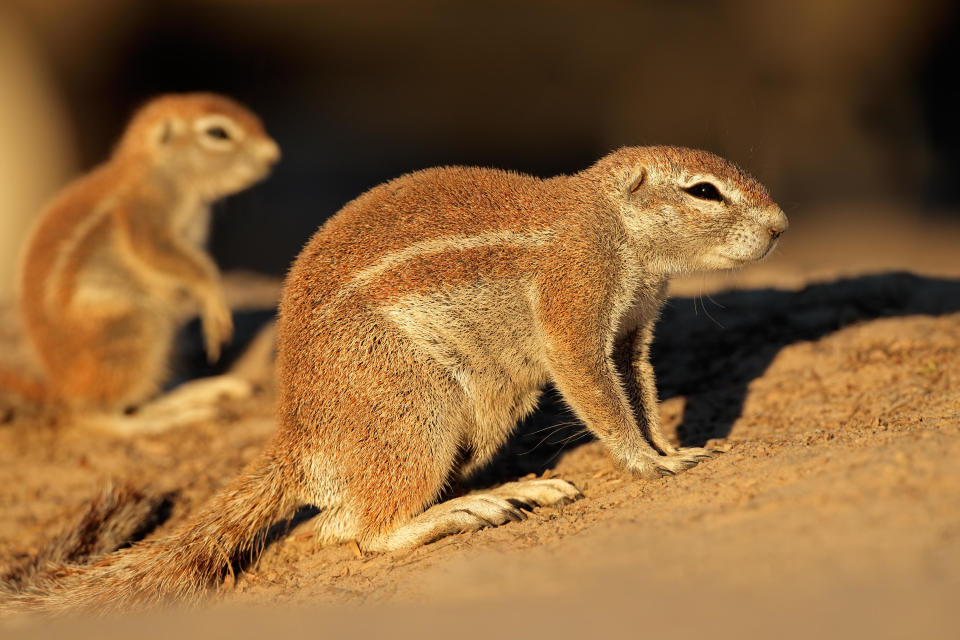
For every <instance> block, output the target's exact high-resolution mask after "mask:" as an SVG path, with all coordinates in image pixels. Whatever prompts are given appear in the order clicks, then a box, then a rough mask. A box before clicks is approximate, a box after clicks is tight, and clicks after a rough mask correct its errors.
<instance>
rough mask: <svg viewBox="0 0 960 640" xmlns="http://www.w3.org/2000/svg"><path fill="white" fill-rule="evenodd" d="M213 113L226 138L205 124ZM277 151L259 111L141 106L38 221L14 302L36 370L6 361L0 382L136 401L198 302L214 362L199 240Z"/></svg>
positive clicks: (93, 402)
mask: <svg viewBox="0 0 960 640" xmlns="http://www.w3.org/2000/svg"><path fill="white" fill-rule="evenodd" d="M211 118H213V120H210V119H211ZM218 119H227V120H228V122H227V124H226V125H225V126H227V127H229V128H230V129H231V131H230V132H229V133H230V136H231V138H232V140H231V141H230V142H224V141H220V140H212V141H211V140H210V139H209V136H208V135H207V134H206V133H205V131H204V130H202V126H203V123H204V122H207V121H208V120H210V121H211V122H212V123H213V124H220V120H218ZM211 144H213V145H220V146H211ZM278 154H279V152H278V150H277V146H276V144H275V143H274V142H273V140H271V139H270V138H269V137H268V136H267V134H266V133H265V132H264V130H263V126H262V125H261V124H260V121H259V120H258V119H257V117H256V116H255V115H254V114H252V113H251V112H250V111H248V110H247V109H245V108H244V107H242V106H240V105H238V104H237V103H235V102H233V101H232V100H229V99H228V98H224V97H221V96H217V95H213V94H202V93H201V94H182V95H167V96H162V97H160V98H157V99H155V100H153V101H151V102H149V103H148V104H147V105H146V106H144V107H143V108H142V109H141V110H140V111H139V112H138V113H137V114H136V115H135V116H134V118H133V119H132V121H131V122H130V124H129V126H128V127H127V130H126V132H125V133H124V135H123V138H122V139H121V141H120V143H119V145H118V146H117V148H116V150H115V152H114V154H113V156H112V157H111V158H110V160H109V161H108V162H106V163H105V164H103V165H101V166H100V167H97V168H96V169H94V170H93V171H91V172H90V173H89V174H87V175H85V176H83V177H82V178H80V179H78V180H76V181H75V182H73V183H72V184H70V185H69V186H67V187H66V188H64V190H63V191H62V192H61V193H60V194H59V195H58V197H57V198H56V199H55V200H54V201H53V203H52V204H51V205H50V206H49V207H48V208H47V209H46V210H45V211H44V212H43V213H42V215H41V216H40V217H39V219H38V221H37V223H36V225H35V228H34V230H33V233H32V235H31V237H30V240H29V242H28V245H27V248H26V252H25V255H24V260H23V264H22V268H21V273H20V309H21V312H22V315H23V321H24V327H25V330H26V334H27V337H28V338H29V340H30V342H31V344H32V346H33V347H34V350H35V352H36V355H37V356H38V360H39V363H40V364H41V365H42V368H43V371H44V373H45V379H44V380H42V381H31V380H27V379H25V378H23V377H22V376H21V375H20V374H18V373H17V372H12V371H6V372H0V385H2V386H3V387H4V388H7V389H11V390H13V391H15V392H18V393H20V394H21V395H23V396H25V397H27V398H30V399H33V400H35V401H55V402H58V403H61V404H63V405H65V406H67V407H68V408H71V409H81V410H98V411H107V412H115V411H118V410H120V409H123V408H124V407H126V406H129V405H133V404H137V403H139V402H141V401H143V400H144V399H146V398H147V397H149V396H150V395H151V394H153V393H155V392H156V391H157V390H158V388H159V385H160V384H161V383H162V382H163V380H164V379H165V377H166V367H167V360H168V358H169V354H170V351H171V347H172V344H173V336H174V332H175V330H176V328H177V326H178V324H180V323H181V322H183V321H184V320H185V319H186V318H187V317H188V316H189V315H190V314H191V313H194V312H195V308H196V306H199V308H200V311H201V317H202V319H203V324H204V333H205V338H206V346H207V351H208V354H209V356H210V357H211V359H215V358H216V357H217V355H218V354H219V350H220V346H221V344H222V343H223V342H224V341H226V340H228V339H229V338H230V334H231V333H232V321H231V318H230V312H229V309H227V307H226V304H225V302H224V299H223V293H222V291H221V287H220V277H219V274H218V272H217V268H216V266H215V265H214V263H213V261H212V260H211V259H210V257H209V256H208V255H207V254H206V252H205V250H204V248H203V245H204V243H205V241H206V235H207V232H208V228H209V205H210V204H211V203H212V202H213V201H214V200H216V199H218V198H220V197H223V196H225V195H228V194H230V193H234V192H236V191H239V190H241V189H243V188H245V187H247V186H249V185H250V184H251V183H253V182H255V181H256V180H259V179H261V178H262V177H263V176H264V175H266V172H267V171H268V168H269V166H270V165H271V164H272V163H273V162H274V161H275V160H276V159H277V157H278ZM184 294H186V295H187V296H189V297H190V298H192V300H193V301H194V304H185V299H184ZM194 305H196V306H194Z"/></svg>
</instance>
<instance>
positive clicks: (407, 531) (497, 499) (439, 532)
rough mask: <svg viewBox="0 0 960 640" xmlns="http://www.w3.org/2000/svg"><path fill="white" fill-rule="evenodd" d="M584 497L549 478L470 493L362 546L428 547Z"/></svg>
mask: <svg viewBox="0 0 960 640" xmlns="http://www.w3.org/2000/svg"><path fill="white" fill-rule="evenodd" d="M582 497H583V494H581V493H580V491H579V489H577V488H576V487H575V486H573V485H572V484H570V483H569V482H566V481H565V480H560V479H559V478H549V479H540V480H529V481H523V482H508V483H507V484H504V485H501V486H499V487H497V488H496V489H493V490H491V491H486V492H480V493H471V494H469V495H465V496H461V497H459V498H453V499H452V500H447V501H446V502H442V503H440V504H438V505H434V506H432V507H430V508H429V509H427V510H426V511H424V512H423V513H422V514H420V515H419V516H417V517H415V518H413V519H412V520H409V521H408V522H406V523H405V524H403V525H401V526H399V527H397V528H396V529H394V530H393V531H390V532H388V533H386V534H384V535H381V536H379V537H377V538H375V539H373V540H371V541H369V542H368V543H366V544H365V545H364V548H365V549H367V550H370V551H397V550H400V549H410V548H413V547H418V546H420V545H424V544H428V543H430V542H434V541H435V540H439V539H440V538H443V537H445V536H448V535H453V534H456V533H462V532H466V531H477V530H479V529H483V528H486V527H498V526H500V525H503V524H506V523H508V522H520V521H522V520H526V519H527V514H526V512H527V511H530V510H533V509H534V508H535V507H550V506H555V505H562V504H567V503H570V502H573V501H574V500H579V499H580V498H582Z"/></svg>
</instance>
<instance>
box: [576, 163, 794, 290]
mask: <svg viewBox="0 0 960 640" xmlns="http://www.w3.org/2000/svg"><path fill="white" fill-rule="evenodd" d="M588 172H591V173H593V174H595V175H596V176H597V178H598V179H599V180H600V183H601V188H602V189H603V191H605V192H606V195H607V198H608V200H610V201H612V204H613V209H614V211H615V212H616V213H618V214H619V216H620V217H621V220H622V223H623V226H624V228H625V230H626V233H627V236H628V237H629V238H630V239H631V241H632V242H634V243H636V244H637V246H638V248H640V249H641V251H642V254H643V255H646V256H650V264H649V265H648V266H649V267H650V268H652V269H655V270H657V271H658V272H661V273H663V274H665V275H669V274H672V273H681V272H686V271H697V270H705V269H711V270H712V269H732V268H736V267H739V266H741V265H744V264H747V263H750V262H754V261H757V260H762V259H763V258H765V257H766V256H767V255H768V254H769V253H770V252H771V251H772V250H773V248H774V247H775V246H776V244H777V239H778V238H779V237H780V235H781V234H782V233H783V232H784V231H785V230H786V229H787V217H786V215H784V213H783V211H782V210H781V209H780V207H779V206H777V204H776V203H775V202H773V200H771V198H770V194H769V193H767V190H766V189H765V188H764V187H763V185H761V184H760V183H759V182H757V181H756V180H754V179H753V178H752V177H751V176H750V175H749V174H747V173H746V172H744V171H743V170H741V169H740V168H738V167H737V166H735V165H734V164H732V163H730V162H728V161H726V160H724V159H723V158H720V157H718V156H715V155H713V154H712V153H708V152H706V151H699V150H695V149H685V148H681V147H625V148H623V149H620V150H618V151H615V152H614V153H611V154H610V155H608V156H606V157H604V158H602V159H601V160H600V161H599V162H597V164H595V165H594V166H593V167H591V168H590V169H588Z"/></svg>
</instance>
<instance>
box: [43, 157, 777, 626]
mask: <svg viewBox="0 0 960 640" xmlns="http://www.w3.org/2000/svg"><path fill="white" fill-rule="evenodd" d="M700 182H710V183H712V184H714V185H715V186H716V187H717V188H718V189H719V190H720V192H721V193H722V198H723V202H713V201H709V200H704V199H703V198H697V197H695V196H693V195H690V194H689V193H688V192H686V191H685V190H684V189H685V188H689V187H691V185H692V184H695V183H700ZM786 226H787V221H786V217H785V216H784V215H783V213H782V212H781V211H780V209H779V208H778V207H777V206H776V205H775V204H774V203H773V202H772V201H771V200H770V198H769V196H768V195H767V192H766V191H765V190H764V189H763V187H762V186H760V185H759V184H758V183H757V182H755V181H754V180H753V179H752V178H750V177H749V176H747V175H746V174H745V173H743V172H742V171H740V170H739V169H737V168H736V167H734V166H732V165H730V164H729V163H727V162H725V161H724V160H722V159H720V158H717V157H715V156H712V155H710V154H707V153H705V152H701V151H691V150H687V149H679V148H672V147H647V148H644V147H634V148H625V149H621V150H619V151H617V152H614V153H612V154H610V155H609V156H607V157H605V158H603V159H601V160H600V161H599V162H598V163H597V164H596V165H594V166H593V167H591V168H589V169H587V170H585V171H583V172H581V173H578V174H576V175H573V176H560V177H556V178H552V179H548V180H539V179H536V178H532V177H529V176H523V175H518V174H514V173H507V172H503V171H495V170H486V169H471V168H460V167H454V168H445V169H432V170H427V171H421V172H417V173H413V174H410V175H406V176H403V177H401V178H399V179H397V180H393V181H391V182H388V183H386V184H383V185H381V186H379V187H376V188H374V189H372V190H371V191H369V192H367V193H366V194H364V195H362V196H360V197H359V198H357V199H356V200H354V201H353V202H351V203H349V204H348V205H347V206H345V207H344V208H343V209H342V210H341V211H340V212H339V213H338V214H337V215H335V216H334V217H333V218H331V219H330V220H329V221H328V222H327V223H326V224H325V225H324V226H323V227H322V228H321V229H320V230H319V231H318V232H317V233H316V234H315V235H314V236H313V238H312V239H311V240H310V242H309V243H308V244H307V246H306V247H305V248H304V249H303V251H302V252H301V254H300V256H299V257H298V258H297V260H296V262H295V263H294V265H293V267H292V269H291V270H290V274H289V276H288V277H287V280H286V285H285V288H284V294H283V300H282V303H281V309H280V319H279V322H278V336H279V343H278V344H279V355H278V361H277V377H278V380H277V384H278V392H279V406H278V411H277V417H278V422H279V430H278V433H277V435H276V438H275V440H274V442H273V444H272V445H271V447H270V449H269V453H268V454H267V456H266V458H265V460H264V461H263V462H261V463H259V464H257V465H254V466H253V467H252V468H251V469H250V470H249V471H248V472H247V473H246V474H245V475H244V476H242V477H241V478H240V479H239V480H237V481H236V482H235V483H234V484H233V485H231V486H230V487H229V488H228V489H227V490H226V491H224V492H223V493H221V494H220V495H219V496H218V497H216V498H215V499H214V500H213V502H212V503H211V505H210V506H209V507H207V508H206V509H204V510H203V511H202V512H201V513H200V514H198V515H197V516H196V517H195V518H193V519H192V520H191V522H190V523H189V524H187V525H185V526H184V527H182V528H181V529H180V530H179V531H178V532H177V533H175V534H173V535H172V536H171V537H169V538H166V539H163V540H158V541H155V542H149V543H145V544H141V545H138V546H136V547H134V548H133V549H131V550H129V551H125V552H123V553H121V554H117V555H116V556H114V557H113V558H112V559H111V560H110V561H109V562H108V563H105V565H104V566H103V567H102V568H97V569H92V570H87V571H83V572H81V573H79V574H78V575H77V576H76V577H75V579H74V580H71V581H70V583H69V584H66V583H65V584H64V588H63V589H62V590H57V591H55V592H54V593H50V594H48V595H47V596H45V597H43V598H39V599H38V600H35V601H34V603H36V602H40V603H43V606H45V607H49V608H51V609H56V608H57V607H60V606H64V605H76V604H83V605H87V606H105V605H116V604H117V603H128V602H134V601H136V602H155V601H157V600H161V599H166V598H171V597H173V598H176V597H183V596H193V595H197V594H199V593H200V592H201V590H202V588H203V587H204V586H205V585H209V584H211V583H213V582H214V581H216V580H217V579H218V578H219V577H220V576H221V575H222V574H223V572H224V571H225V570H227V569H228V568H229V567H230V561H231V558H233V557H234V556H235V554H236V553H238V552H239V551H243V550H246V549H250V548H251V546H252V545H254V544H255V542H256V540H257V539H258V536H259V535H261V534H262V532H263V529H264V528H265V527H267V526H268V525H270V524H271V523H272V522H273V521H274V520H275V519H276V518H279V517H282V516H284V515H287V514H289V513H290V512H291V510H292V509H294V508H295V507H296V506H297V505H301V504H313V505H316V506H318V507H320V509H321V512H320V515H319V516H318V517H317V523H318V530H319V534H320V538H321V539H322V540H356V541H357V542H358V543H359V544H360V546H361V547H362V548H365V549H368V550H389V549H398V548H404V547H409V546H413V545H416V544H423V543H425V542H429V541H430V540H433V539H436V538H438V537H440V536H442V535H446V534H449V533H453V532H456V531H459V530H463V529H471V528H479V527H482V526H486V525H489V524H499V523H502V522H506V521H508V520H512V519H517V518H519V517H522V513H519V512H518V511H517V510H516V508H515V504H516V502H517V501H519V502H520V503H523V504H527V505H530V506H533V505H538V504H552V503H556V502H560V501H563V500H569V499H575V498H576V497H578V496H579V493H578V492H577V491H576V489H575V488H573V487H572V486H571V485H569V484H568V483H564V482H563V481H560V480H552V479H551V480H539V481H531V482H522V483H509V484H508V485H504V486H503V487H500V488H499V489H496V490H494V491H492V492H490V493H486V494H481V495H470V496H464V497H462V498H456V499H454V500H451V501H448V502H446V503H441V504H438V505H434V503H435V502H436V500H437V499H438V497H439V496H440V495H441V492H442V491H443V489H444V487H445V486H446V485H447V484H448V483H449V482H451V481H452V480H455V479H457V478H459V477H461V476H462V475H464V474H468V473H470V472H472V471H473V470H475V469H477V468H478V467H480V466H481V465H483V464H485V463H486V462H488V461H489V460H490V458H491V457H492V456H493V455H494V453H495V452H496V451H497V449H498V448H499V447H500V446H501V444H502V443H503V442H504V441H505V439H506V438H507V437H508V436H509V434H510V432H511V431H512V430H513V429H514V428H515V426H516V423H517V421H518V420H519V419H520V418H522V417H523V416H524V415H525V414H527V413H528V412H530V411H531V410H532V409H533V408H534V406H535V405H536V401H537V398H538V396H539V393H540V390H541V388H542V387H543V386H544V384H546V383H547V382H553V384H555V385H556V387H557V388H558V390H559V391H560V393H561V394H562V395H563V397H564V399H565V400H566V401H567V403H568V404H569V405H570V407H571V408H572V409H573V410H574V411H575V412H576V414H577V416H578V417H579V418H580V419H581V420H583V422H584V423H585V424H586V426H587V428H589V429H590V430H591V431H592V432H593V433H594V434H595V435H596V436H597V437H598V438H599V439H600V440H601V441H602V442H603V443H604V444H605V445H606V446H607V447H608V449H609V450H610V452H611V453H612V455H613V456H614V457H615V458H616V459H617V460H618V461H619V463H620V464H622V465H623V466H624V467H625V468H626V469H629V470H631V471H633V472H634V473H636V474H637V475H639V476H656V475H658V474H674V473H678V472H680V471H682V470H684V469H686V468H689V467H690V466H693V465H694V464H697V462H699V461H700V460H702V459H704V458H706V457H708V456H709V455H710V453H711V452H709V451H706V450H703V449H677V448H675V447H674V446H673V445H672V444H670V442H668V441H667V439H666V438H665V437H664V436H663V434H662V433H661V431H660V427H659V423H658V413H657V405H656V403H657V398H656V389H655V387H654V379H653V370H652V368H651V367H650V363H649V345H650V341H651V339H652V330H653V325H654V322H655V321H656V317H657V314H658V312H659V308H660V306H661V304H662V303H663V300H664V296H665V290H666V284H667V279H668V278H669V276H670V275H672V274H675V273H678V272H681V271H685V270H693V269H711V268H712V269H721V268H732V267H736V266H739V265H741V264H745V263H747V262H750V261H753V260H758V259H761V258H763V257H764V256H766V255H767V253H769V251H770V250H771V249H772V247H773V246H774V244H775V242H776V239H777V237H778V236H779V235H780V233H782V232H783V231H784V230H785V229H786ZM511 501H513V502H512V503H511ZM431 505H434V506H431Z"/></svg>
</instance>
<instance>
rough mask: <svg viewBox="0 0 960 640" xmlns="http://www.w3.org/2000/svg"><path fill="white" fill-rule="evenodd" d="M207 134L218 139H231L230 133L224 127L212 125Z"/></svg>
mask: <svg viewBox="0 0 960 640" xmlns="http://www.w3.org/2000/svg"><path fill="white" fill-rule="evenodd" d="M207 135H208V136H210V137H211V138H216V139H217V140H229V139H230V134H229V133H227V130H226V129H224V128H223V127H210V128H209V129H207Z"/></svg>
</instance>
